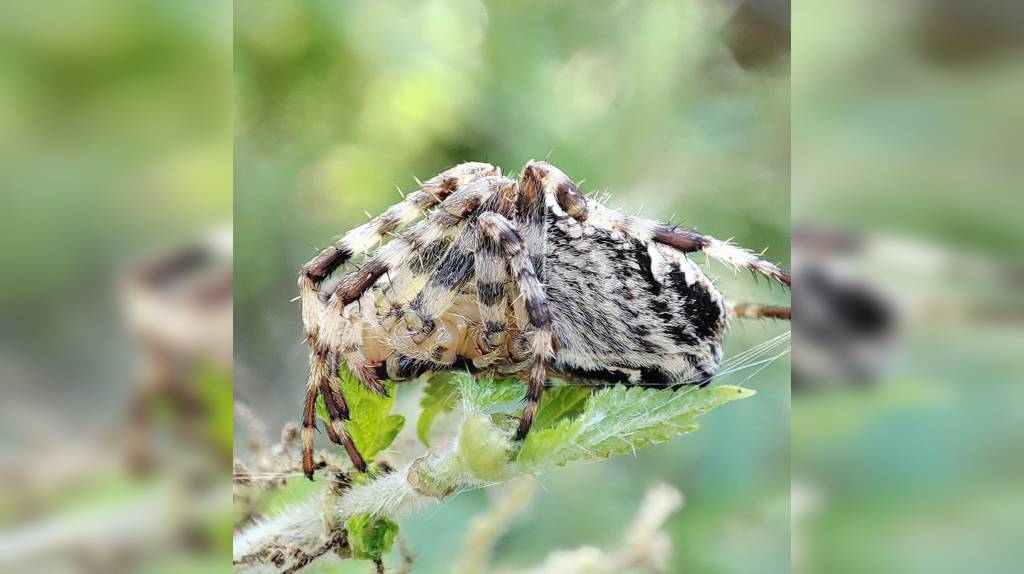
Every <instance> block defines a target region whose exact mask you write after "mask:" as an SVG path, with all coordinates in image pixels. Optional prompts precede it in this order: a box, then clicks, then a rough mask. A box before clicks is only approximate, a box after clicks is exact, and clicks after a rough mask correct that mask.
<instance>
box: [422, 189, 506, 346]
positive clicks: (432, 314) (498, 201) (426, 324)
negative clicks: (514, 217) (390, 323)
mask: <svg viewBox="0 0 1024 574" xmlns="http://www.w3.org/2000/svg"><path fill="white" fill-rule="evenodd" d="M492 183H493V185H494V189H495V191H496V192H497V193H495V194H494V195H491V196H490V197H489V199H487V200H486V201H485V202H484V203H483V204H482V205H481V206H480V208H479V209H477V210H476V212H474V213H472V214H470V215H469V216H467V218H466V222H465V225H463V226H462V227H461V228H460V230H459V234H458V236H457V237H456V239H455V241H454V242H453V243H452V245H451V247H449V248H448V251H447V252H446V253H445V255H444V257H442V258H441V261H440V262H439V263H438V264H437V266H436V267H435V268H434V269H433V271H431V273H430V277H429V278H428V279H427V282H426V284H425V285H424V286H423V288H422V289H421V290H420V292H419V293H418V294H417V295H416V296H415V297H414V298H413V300H412V302H411V303H409V308H408V310H407V311H406V313H405V320H406V326H407V328H408V329H409V332H410V335H411V337H412V342H413V343H414V344H416V345H422V344H423V343H424V342H425V341H426V340H427V339H428V338H430V337H431V336H432V335H434V334H435V329H437V320H438V319H439V318H440V317H441V316H442V315H443V314H444V313H445V312H446V311H447V310H448V309H449V307H451V305H452V303H453V302H454V301H455V298H456V297H457V296H458V295H459V293H460V292H461V291H462V289H463V287H465V286H466V284H467V283H469V281H470V279H472V278H473V277H474V264H473V259H474V257H473V253H474V252H475V251H476V247H477V233H476V227H477V221H478V220H479V217H480V215H481V214H482V213H488V212H505V213H509V212H511V211H512V203H511V202H512V200H514V198H515V196H516V189H517V187H516V182H515V181H514V180H511V179H508V178H495V179H494V180H493V181H492ZM442 344H443V343H442ZM433 351H434V350H432V352H433Z"/></svg>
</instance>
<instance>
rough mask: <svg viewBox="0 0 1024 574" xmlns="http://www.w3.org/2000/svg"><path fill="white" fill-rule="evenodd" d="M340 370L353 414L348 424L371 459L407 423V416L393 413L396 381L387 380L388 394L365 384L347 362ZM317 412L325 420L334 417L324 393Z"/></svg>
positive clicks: (365, 456) (367, 456)
mask: <svg viewBox="0 0 1024 574" xmlns="http://www.w3.org/2000/svg"><path fill="white" fill-rule="evenodd" d="M339 370H340V375H341V392H342V393H343V394H344V395H345V401H346V402H347V403H348V410H349V416H350V418H349V420H347V421H345V428H346V429H348V432H349V434H350V435H352V440H353V441H354V442H355V444H356V448H358V449H359V452H360V453H361V454H362V455H363V457H364V458H365V459H366V460H367V461H370V460H372V459H373V457H374V455H376V454H377V453H379V452H380V451H382V450H384V449H386V448H387V447H389V446H390V445H391V443H392V442H393V441H394V440H395V437H397V436H398V433H399V432H401V430H402V427H403V426H404V425H405V417H403V416H401V415H393V414H391V409H392V408H393V407H394V406H395V384H394V383H392V382H391V381H385V382H384V386H385V388H386V389H387V391H388V396H386V397H385V396H381V395H378V394H377V393H375V392H373V391H371V390H369V389H367V388H366V387H365V386H363V384H362V383H360V382H359V380H358V379H356V377H355V376H354V375H353V374H352V373H351V372H350V371H349V370H348V367H347V366H344V365H343V366H342V367H341V369H339ZM316 412H317V414H318V415H319V416H320V418H321V419H323V420H324V421H325V422H329V421H330V418H329V417H328V416H327V409H326V407H325V406H324V402H323V397H318V398H317V403H316Z"/></svg>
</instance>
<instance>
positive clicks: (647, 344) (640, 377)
mask: <svg viewBox="0 0 1024 574" xmlns="http://www.w3.org/2000/svg"><path fill="white" fill-rule="evenodd" d="M582 237H586V239H587V240H586V241H578V240H579V239H580V238H582ZM545 258H546V259H547V261H546V262H545V274H544V283H545V285H546V294H547V298H548V304H549V307H550V309H551V315H552V318H553V325H552V330H553V334H554V338H555V340H556V342H557V343H556V345H557V347H556V353H555V357H554V360H553V366H554V368H555V370H557V371H559V372H561V373H564V374H567V375H573V376H576V377H582V378H588V379H598V380H605V381H612V382H626V383H631V384H640V385H645V386H676V385H683V384H707V383H708V382H710V381H711V378H712V376H713V375H714V373H715V372H716V371H717V370H718V366H719V364H720V363H721V360H722V338H723V335H724V331H725V326H726V314H727V313H726V306H725V301H724V299H723V297H722V295H721V293H719V292H718V290H717V289H715V287H714V285H712V283H711V281H710V280H709V279H708V278H707V276H705V275H704V273H703V272H702V271H701V270H700V268H699V267H698V266H697V265H696V264H695V263H693V262H692V261H690V260H688V259H687V258H686V257H685V256H684V255H683V254H682V253H681V252H679V251H676V250H674V249H672V248H671V247H666V246H664V245H659V244H657V243H654V242H643V241H640V240H637V239H633V238H629V237H626V236H625V235H623V234H620V233H618V232H616V231H612V230H608V229H604V228H601V227H596V226H592V225H589V224H586V223H583V224H580V223H579V222H577V221H575V220H574V219H572V218H568V217H558V216H556V215H553V214H552V215H551V216H550V217H549V224H548V236H547V244H546V249H545Z"/></svg>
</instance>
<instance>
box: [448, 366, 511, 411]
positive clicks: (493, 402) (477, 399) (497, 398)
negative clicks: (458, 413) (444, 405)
mask: <svg viewBox="0 0 1024 574" xmlns="http://www.w3.org/2000/svg"><path fill="white" fill-rule="evenodd" d="M455 381H456V382H457V383H458V385H459V393H460V394H461V395H462V400H463V402H464V403H465V408H466V411H475V412H483V411H485V410H487V409H489V408H491V407H494V406H497V405H501V404H504V403H510V402H514V401H519V400H522V398H523V397H525V396H526V385H525V384H523V383H522V382H521V381H519V380H518V379H487V378H479V379H478V378H476V377H474V376H472V375H469V374H466V373H456V374H455Z"/></svg>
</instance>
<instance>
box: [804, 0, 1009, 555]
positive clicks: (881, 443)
mask: <svg viewBox="0 0 1024 574" xmlns="http://www.w3.org/2000/svg"><path fill="white" fill-rule="evenodd" d="M793 28H794V39H793V48H794V51H793V82H792V84H793V100H792V104H793V109H794V112H795V113H794V115H793V153H794V156H793V157H794V163H793V165H794V173H793V206H794V208H793V211H794V220H795V221H797V222H803V223H809V224H817V225H831V226H834V227H840V228H845V229H850V230H853V231H855V232H856V233H857V234H858V235H861V236H863V237H865V238H868V240H869V241H872V242H873V243H874V244H876V245H879V246H886V245H890V246H891V249H889V250H884V249H879V251H885V252H884V253H880V254H879V257H876V258H873V259H872V260H871V261H855V262H847V265H848V266H849V267H850V273H851V276H857V277H861V278H862V279H863V280H864V281H866V282H868V283H869V284H873V285H875V286H877V287H878V288H880V289H883V290H884V292H885V293H886V294H887V295H889V296H891V297H893V299H894V301H895V302H897V303H898V304H899V307H900V311H901V314H902V315H903V317H902V318H903V321H902V325H901V329H900V335H901V336H900V339H899V341H898V343H897V344H896V345H895V346H896V348H895V349H894V351H895V352H894V353H893V354H894V360H893V361H892V364H891V365H890V366H889V369H888V370H887V372H886V373H885V376H883V377H882V379H881V380H879V381H878V382H877V383H876V384H875V385H871V386H869V387H868V388H851V389H845V390H836V391H833V392H831V393H810V394H807V395H802V396H799V397H797V396H795V397H794V400H793V437H792V444H793V451H792V456H793V460H792V464H793V476H794V480H795V481H796V484H797V486H795V487H794V491H793V494H794V501H796V500H798V499H810V500H813V501H814V502H813V503H809V508H807V509H806V512H805V514H804V516H803V517H802V518H801V519H800V520H799V521H796V522H795V523H794V532H793V537H794V541H795V542H794V547H795V548H796V547H797V546H799V548H800V549H801V552H800V554H801V556H800V557H799V559H796V558H795V559H794V560H795V561H796V562H797V564H796V565H797V566H798V571H800V572H830V573H832V572H835V573H842V572H866V571H868V572H883V571H884V572H931V573H938V572H964V571H986V572H1003V571H1010V570H1015V569H1017V568H1018V567H1019V566H1018V565H1019V564H1020V563H1021V561H1022V560H1024V554H1022V551H1021V547H1020V544H1019V541H1018V540H1017V539H1019V536H1015V535H1014V534H1011V532H1013V531H1014V527H1013V526H1011V524H1020V523H1021V522H1022V520H1024V496H1022V491H1021V488H1020V486H1021V484H1022V481H1021V477H1022V476H1024V466H1022V460H1024V459H1022V457H1021V456H1020V455H1021V448H1020V445H1021V444H1024V436H1022V433H1021V425H1020V409H1019V405H1020V404H1021V403H1020V401H1021V398H1022V396H1021V385H1020V373H1021V369H1022V368H1024V365H1022V363H1021V354H1020V349H1021V345H1022V343H1024V336H1022V333H1024V329H1022V328H1021V317H1022V315H1021V314H1020V309H1021V307H1020V303H1021V298H1020V285H1021V284H1020V281H1019V277H1020V253H1019V251H1020V249H1019V246H1020V245H1021V242H1022V241H1024V232H1022V229H1024V228H1022V227H1021V225H1020V214H1021V213H1024V194H1021V192H1020V175H1019V172H1020V165H1021V163H1022V160H1024V155H1022V150H1024V147H1022V146H1021V133H1022V132H1021V127H1022V126H1024V107H1022V106H1021V105H1020V103H1019V102H1020V93H1021V87H1022V86H1024V65H1022V64H1024V58H1021V55H1022V51H1024V42H1022V41H1021V38H1024V11H1022V10H1021V4H1020V3H1019V2H1007V1H1003V0H981V1H977V2H961V1H947V0H925V1H921V2H908V3H893V2H884V1H878V0H870V1H865V2H842V1H838V0H823V1H815V2H801V3H799V4H797V5H796V6H795V10H794V12H793ZM893 239H895V240H896V241H891V242H890V243H887V241H890V240H893ZM908 239H909V240H912V241H913V242H915V243H916V244H920V245H925V246H927V247H928V249H925V250H913V249H911V250H908V249H900V245H905V243H900V241H906V240H908ZM936 261H938V263H936ZM854 273H856V274H857V275H854ZM798 281H799V279H798ZM797 292H798V293H799V288H797ZM940 293H941V294H942V296H943V297H942V298H939V299H936V295H937V294H940ZM936 301H938V302H939V304H935V302H936ZM929 303H931V304H929ZM800 352H801V351H800V348H799V347H798V348H795V349H794V353H795V354H797V355H799V353H800ZM797 542H799V544H797Z"/></svg>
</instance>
